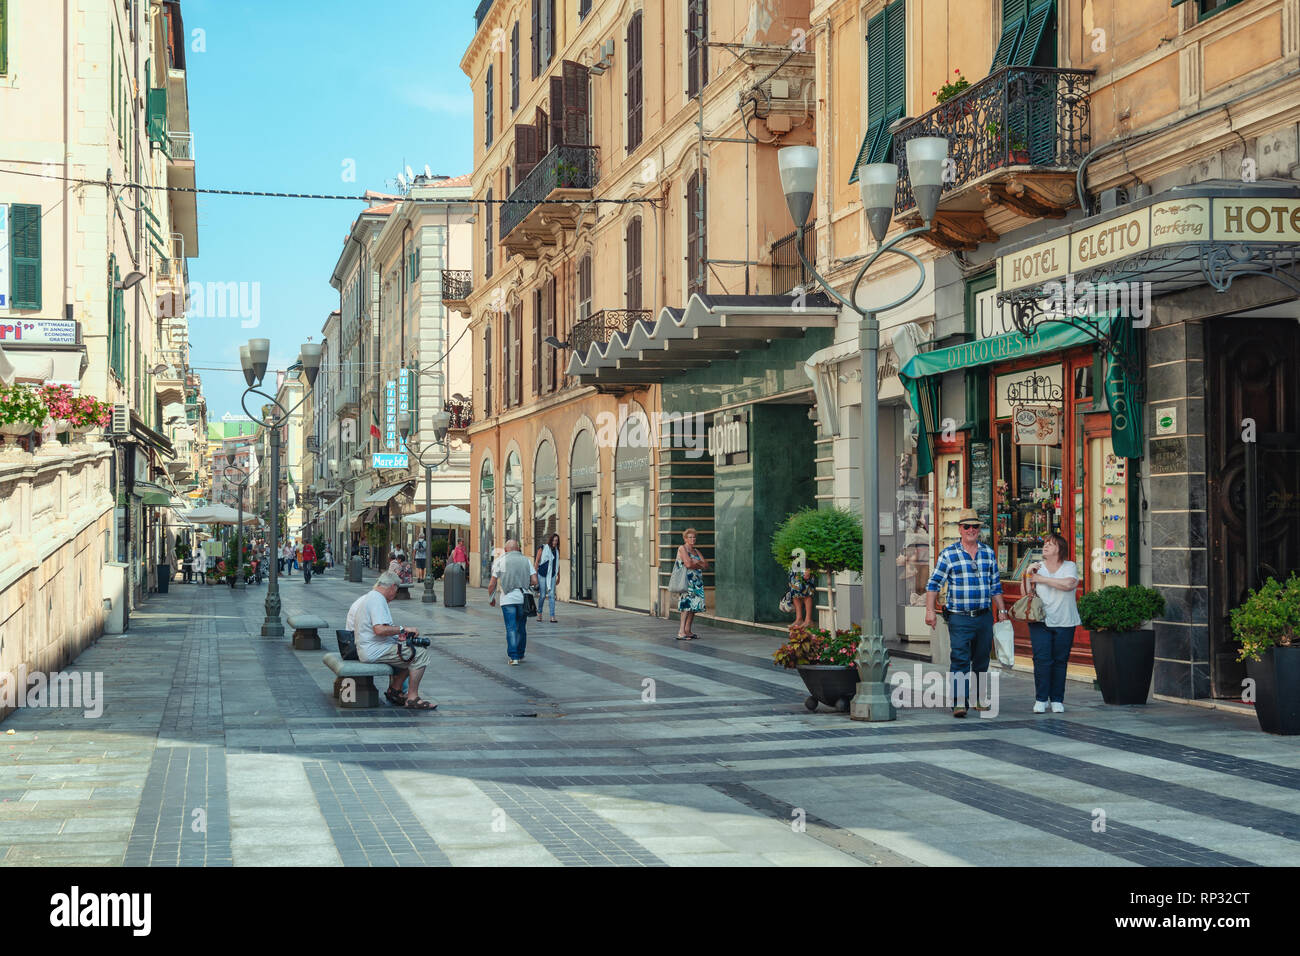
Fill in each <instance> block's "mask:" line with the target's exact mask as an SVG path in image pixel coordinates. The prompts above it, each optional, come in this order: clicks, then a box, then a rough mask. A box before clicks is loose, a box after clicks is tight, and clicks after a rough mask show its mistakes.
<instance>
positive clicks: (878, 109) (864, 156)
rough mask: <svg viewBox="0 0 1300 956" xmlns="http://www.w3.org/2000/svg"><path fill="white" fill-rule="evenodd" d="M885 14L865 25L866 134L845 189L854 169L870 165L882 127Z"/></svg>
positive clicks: (851, 181) (885, 93)
mask: <svg viewBox="0 0 1300 956" xmlns="http://www.w3.org/2000/svg"><path fill="white" fill-rule="evenodd" d="M887 13H888V11H887V10H881V11H880V12H879V13H877V14H876V15H875V16H874V17H872V18H871V19H870V21H868V23H867V134H866V135H865V136H864V137H862V145H861V146H860V147H859V148H858V155H857V158H856V159H855V160H854V161H853V168H852V169H851V170H849V185H850V186H851V185H853V184H854V183H856V182H857V181H858V167H859V166H861V165H862V164H863V163H869V162H872V159H871V157H872V156H873V155H875V152H876V143H877V142H878V141H879V139H880V129H881V127H882V126H883V125H884V123H883V120H884V117H885V113H886V112H887V111H888V103H889V43H888V32H889V31H888V26H887V23H886V21H887Z"/></svg>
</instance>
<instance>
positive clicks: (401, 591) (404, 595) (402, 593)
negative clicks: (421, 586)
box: [393, 584, 411, 601]
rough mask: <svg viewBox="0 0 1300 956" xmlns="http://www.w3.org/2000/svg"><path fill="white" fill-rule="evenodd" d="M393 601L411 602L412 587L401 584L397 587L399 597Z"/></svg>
mask: <svg viewBox="0 0 1300 956" xmlns="http://www.w3.org/2000/svg"><path fill="white" fill-rule="evenodd" d="M393 600H394V601H409V600H411V585H409V584H399V585H398V586H397V595H396V596H395V597H394V598H393Z"/></svg>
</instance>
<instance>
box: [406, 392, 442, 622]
mask: <svg viewBox="0 0 1300 956" xmlns="http://www.w3.org/2000/svg"><path fill="white" fill-rule="evenodd" d="M431 422H432V425H433V434H434V442H433V444H432V446H430V448H421V449H420V451H418V452H417V451H415V449H413V448H412V447H411V444H410V442H409V441H408V439H409V438H410V435H411V413H410V412H402V413H401V414H400V415H398V416H397V430H398V432H400V433H401V436H402V446H403V447H404V448H405V449H406V450H407V452H408V453H409V454H411V455H412V456H413V457H414V458H415V460H416V461H418V462H419V463H420V464H421V465H422V466H423V467H424V555H425V560H424V595H423V596H422V597H421V598H420V601H421V602H422V603H424V604H436V603H438V597H437V595H435V594H434V593H433V567H432V565H433V538H432V534H433V531H432V528H431V525H432V523H433V522H432V520H431V518H430V516H431V515H432V513H433V469H435V468H437V467H439V466H441V465H444V464H446V463H447V461H448V459H450V458H451V446H450V445H448V444H446V439H447V429H448V427H450V425H451V416H450V415H448V414H447V413H446V412H445V411H439V412H434V413H433V416H432V420H431ZM431 448H445V449H446V451H445V453H444V454H443V456H442V460H441V461H433V460H432V459H430V460H429V461H425V460H424V457H423V456H424V455H425V454H427V453H428V452H429V451H430V449H431Z"/></svg>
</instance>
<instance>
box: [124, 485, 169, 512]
mask: <svg viewBox="0 0 1300 956" xmlns="http://www.w3.org/2000/svg"><path fill="white" fill-rule="evenodd" d="M131 494H133V495H135V496H136V497H137V498H139V499H140V503H141V504H142V505H144V506H145V507H147V508H148V507H153V508H176V507H180V505H179V504H178V503H177V504H174V503H173V502H172V493H171V492H170V491H168V490H167V489H166V488H164V487H163V486H162V485H156V484H154V483H153V482H152V481H136V482H135V484H134V485H132V487H131Z"/></svg>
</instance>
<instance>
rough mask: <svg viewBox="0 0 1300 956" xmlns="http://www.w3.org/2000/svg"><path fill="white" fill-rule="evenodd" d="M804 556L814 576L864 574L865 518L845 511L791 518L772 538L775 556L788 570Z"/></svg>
mask: <svg viewBox="0 0 1300 956" xmlns="http://www.w3.org/2000/svg"><path fill="white" fill-rule="evenodd" d="M800 556H802V560H803V563H804V567H806V568H808V569H809V570H811V571H812V572H813V573H815V574H827V575H834V574H836V573H837V572H840V571H853V572H855V573H857V574H861V573H862V519H861V518H860V517H859V516H858V515H857V514H856V513H855V512H852V511H849V510H847V509H845V508H804V509H803V510H802V511H796V512H795V513H794V514H792V515H790V516H788V517H787V518H786V519H785V521H783V522H781V524H780V525H779V526H778V527H777V529H776V532H775V533H774V534H773V535H772V557H773V558H775V559H776V563H777V564H779V565H781V567H783V568H785V569H787V570H789V569H790V568H791V567H792V565H794V563H795V562H796V561H797V560H798V559H799V557H800ZM828 583H829V584H830V586H831V587H830V610H831V631H832V632H833V631H834V630H835V587H834V578H831V579H830V580H829V582H828Z"/></svg>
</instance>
